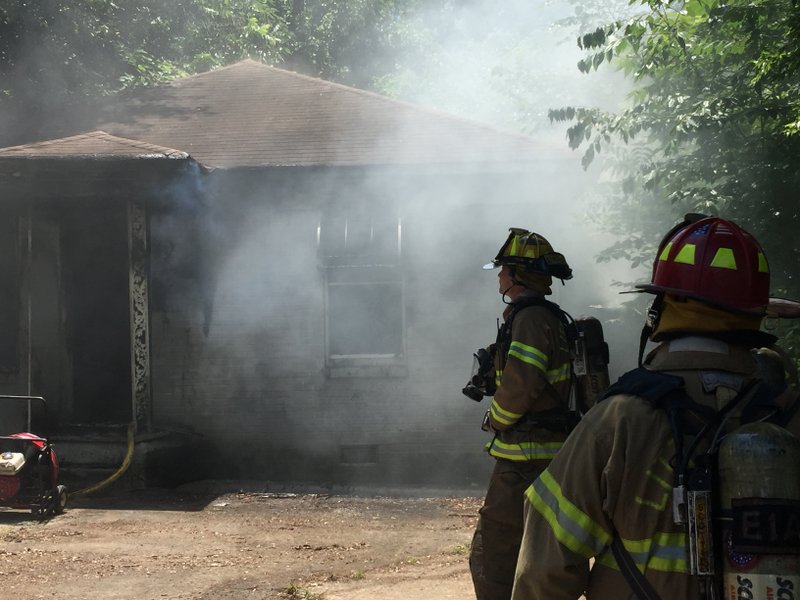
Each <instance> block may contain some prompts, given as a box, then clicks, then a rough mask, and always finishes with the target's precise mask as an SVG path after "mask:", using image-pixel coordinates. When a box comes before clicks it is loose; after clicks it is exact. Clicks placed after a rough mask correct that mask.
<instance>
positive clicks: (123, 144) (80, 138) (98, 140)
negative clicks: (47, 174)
mask: <svg viewBox="0 0 800 600" xmlns="http://www.w3.org/2000/svg"><path fill="white" fill-rule="evenodd" d="M79 157H80V158H97V159H111V158H126V159H127V158H188V155H187V154H186V153H185V152H181V151H179V150H173V149H171V148H164V147H161V146H156V145H153V144H148V143H146V142H140V141H136V140H129V139H123V138H119V137H115V136H113V135H109V134H108V133H106V132H105V131H92V132H90V133H83V134H80V135H73V136H71V137H66V138H61V139H57V140H48V141H46V142H37V143H35V144H25V145H22V146H11V147H9V148H0V159H3V158H79Z"/></svg>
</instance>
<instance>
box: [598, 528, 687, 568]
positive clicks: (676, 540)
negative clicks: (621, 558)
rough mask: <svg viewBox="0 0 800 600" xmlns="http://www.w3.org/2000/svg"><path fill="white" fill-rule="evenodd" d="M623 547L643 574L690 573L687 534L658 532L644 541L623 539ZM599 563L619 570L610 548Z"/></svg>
mask: <svg viewBox="0 0 800 600" xmlns="http://www.w3.org/2000/svg"><path fill="white" fill-rule="evenodd" d="M622 545H623V546H625V549H626V550H627V551H628V552H629V553H630V555H631V558H633V561H634V562H635V563H636V568H638V569H639V571H641V572H642V573H644V572H645V570H646V569H652V570H653V571H662V572H665V573H688V562H687V552H686V534H685V533H663V532H657V533H656V534H654V535H653V537H652V538H649V539H643V540H626V539H625V538H622ZM597 562H599V563H600V564H602V565H604V566H606V567H610V568H612V569H617V570H619V566H618V565H617V561H616V560H615V559H614V555H613V554H612V552H611V549H610V548H607V549H606V550H605V551H603V553H602V554H601V555H600V556H598V557H597Z"/></svg>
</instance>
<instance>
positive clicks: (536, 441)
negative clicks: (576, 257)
mask: <svg viewBox="0 0 800 600" xmlns="http://www.w3.org/2000/svg"><path fill="white" fill-rule="evenodd" d="M484 268H485V269H495V268H499V269H500V271H499V273H498V280H499V289H498V291H499V293H500V294H501V295H502V297H503V301H504V302H506V304H507V307H506V309H505V311H504V313H503V318H504V323H503V326H502V327H501V328H500V330H499V332H498V337H497V340H496V342H495V343H494V344H492V345H491V346H490V347H489V349H488V351H483V354H484V356H487V357H490V358H487V361H486V363H487V369H486V376H488V377H489V378H490V379H489V382H488V384H486V385H485V386H482V388H481V390H480V391H478V390H476V389H475V388H472V392H473V393H477V395H475V396H473V395H470V394H468V395H470V397H471V398H473V399H474V400H480V399H481V398H482V397H483V396H484V395H486V396H493V399H492V403H491V406H490V408H489V410H488V411H487V413H486V418H485V419H484V426H483V428H484V429H485V430H486V431H489V432H490V433H491V434H492V439H491V440H490V441H489V443H488V444H487V447H486V449H487V451H488V453H489V454H490V455H491V456H492V457H493V458H494V459H495V467H494V471H493V473H492V476H491V479H490V483H489V488H488V491H487V493H486V499H485V501H484V504H483V507H482V508H481V509H480V516H479V519H478V524H477V527H476V530H475V534H474V536H473V540H472V545H471V550H470V560H469V563H470V571H471V573H472V579H473V583H474V587H475V594H476V597H477V598H478V600H508V598H510V597H511V587H512V585H513V581H514V569H515V565H516V561H517V553H518V550H519V542H520V539H521V537H522V526H523V505H524V502H523V501H524V496H523V494H524V491H525V489H526V488H527V487H528V486H529V485H530V484H531V482H532V481H533V480H534V479H535V478H536V476H537V475H538V474H539V473H540V472H541V471H542V469H543V468H544V466H545V465H546V464H547V463H548V462H549V460H550V459H551V458H552V457H553V455H554V454H555V452H556V451H557V450H558V448H560V447H561V444H562V443H563V441H564V439H565V438H566V419H567V408H568V400H569V398H568V395H569V389H570V362H569V361H570V354H569V350H568V348H567V343H566V337H565V331H564V327H563V325H562V322H561V320H560V318H559V316H558V315H559V313H558V312H557V311H558V310H559V309H558V307H557V306H556V305H555V304H553V303H550V302H548V301H546V300H545V296H548V295H550V294H551V293H552V292H551V288H550V286H551V285H552V280H553V277H555V278H557V279H561V280H562V281H563V280H564V279H570V278H571V277H572V270H571V269H570V268H569V265H567V262H566V260H565V259H564V256H563V255H561V254H560V253H558V252H555V251H554V250H553V247H552V246H551V245H550V242H548V241H547V240H546V239H545V238H544V237H543V236H542V235H540V234H537V233H534V232H531V231H528V230H526V229H516V228H514V229H511V230H510V233H509V236H508V238H507V239H506V242H505V243H504V244H503V246H502V247H501V248H500V251H499V252H498V254H497V256H496V257H495V258H494V260H493V261H492V262H491V263H489V264H487V265H486V266H485V267H484ZM479 352H482V351H479ZM476 357H477V354H476ZM487 388H488V389H487ZM468 391H469V390H468V388H465V394H467V393H468Z"/></svg>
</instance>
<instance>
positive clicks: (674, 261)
mask: <svg viewBox="0 0 800 600" xmlns="http://www.w3.org/2000/svg"><path fill="white" fill-rule="evenodd" d="M636 287H637V288H639V289H641V290H643V291H646V292H651V293H655V294H659V293H667V294H672V295H674V296H684V297H689V298H694V299H695V300H702V301H703V302H707V303H708V304H712V305H715V306H719V307H720V308H723V309H727V310H733V311H736V312H742V313H748V314H753V315H763V314H764V313H765V311H766V309H767V305H768V304H769V265H768V264H767V259H766V256H765V254H764V251H763V250H762V249H761V246H760V245H759V243H758V242H757V241H756V239H755V238H754V237H753V236H751V235H750V234H749V233H747V232H746V231H745V230H744V229H742V228H741V227H739V226H738V225H736V223H733V222H732V221H727V220H725V219H720V218H718V217H706V218H701V219H699V220H695V221H693V222H688V223H687V222H684V223H682V224H681V226H679V227H678V228H677V229H676V230H674V231H671V232H670V233H668V234H667V236H666V237H665V238H664V240H663V241H662V242H661V245H660V246H659V249H658V256H657V257H656V260H655V263H654V264H653V277H652V281H651V283H648V284H641V285H637V286H636Z"/></svg>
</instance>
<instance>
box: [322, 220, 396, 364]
mask: <svg viewBox="0 0 800 600" xmlns="http://www.w3.org/2000/svg"><path fill="white" fill-rule="evenodd" d="M353 213H355V210H351V211H348V212H347V213H342V212H337V213H331V214H327V215H324V216H323V217H322V218H321V219H320V223H319V224H318V226H317V248H318V256H319V261H320V269H321V271H322V273H323V290H324V294H323V296H324V300H323V303H324V313H325V314H324V322H325V340H324V352H325V371H326V374H327V375H328V376H329V377H332V378H336V377H403V376H406V375H407V374H408V367H407V360H406V310H405V307H406V297H405V295H406V290H405V277H404V275H403V265H402V262H403V261H402V220H401V219H400V217H399V216H397V215H396V214H394V213H385V214H379V213H376V212H371V213H368V215H367V217H368V218H369V220H370V222H371V226H370V240H371V241H370V250H369V251H368V252H366V253H358V254H352V255H348V254H347V252H343V253H336V254H332V253H331V254H329V250H330V246H328V245H326V243H325V242H326V239H327V240H330V239H331V238H330V237H328V236H331V235H332V234H333V235H336V232H330V231H326V230H325V228H326V227H331V226H333V224H335V223H336V222H337V221H338V222H340V223H341V222H342V221H343V222H344V232H343V233H344V235H345V236H346V235H347V228H348V222H349V218H350V214H353ZM357 218H359V219H360V220H363V219H364V216H363V215H358V217H357ZM376 219H383V220H384V224H385V222H386V221H387V220H389V221H390V222H391V223H393V226H392V227H391V228H390V229H393V230H394V231H396V245H395V248H394V250H393V252H392V256H389V254H388V253H386V252H378V253H376V252H373V250H374V249H375V246H374V244H372V240H373V239H374V237H375V231H376V229H377V228H376V227H375V221H376ZM387 230H389V229H386V228H382V229H380V231H384V232H385V231H387ZM339 247H341V248H346V239H345V244H342V245H340V246H339ZM387 247H388V246H383V249H384V250H385V249H386V248H387ZM380 285H386V286H396V288H397V293H398V302H399V310H400V314H399V315H398V320H397V322H398V324H397V327H398V329H399V331H398V337H399V351H398V352H386V353H380V352H375V353H365V354H333V353H332V345H333V344H332V337H331V336H332V331H331V321H332V320H333V319H335V315H332V314H331V310H332V306H331V304H332V302H331V291H332V288H336V287H341V286H380Z"/></svg>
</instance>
